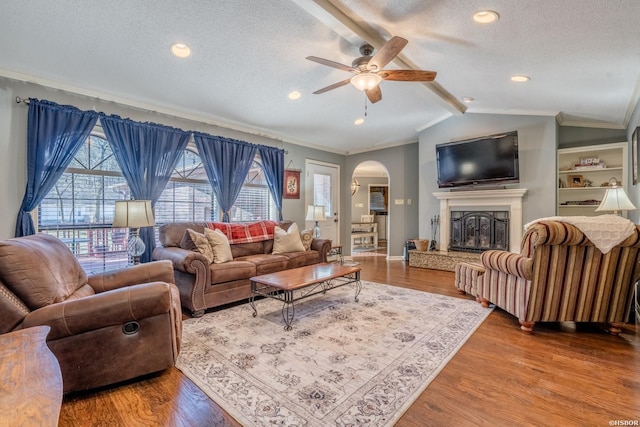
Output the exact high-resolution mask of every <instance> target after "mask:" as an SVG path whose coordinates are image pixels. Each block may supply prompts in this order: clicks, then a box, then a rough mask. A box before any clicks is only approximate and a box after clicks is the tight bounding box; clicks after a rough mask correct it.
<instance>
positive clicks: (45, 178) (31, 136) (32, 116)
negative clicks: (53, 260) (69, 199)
mask: <svg viewBox="0 0 640 427" xmlns="http://www.w3.org/2000/svg"><path fill="white" fill-rule="evenodd" d="M97 119H98V113H96V112H95V111H80V110H79V109H77V108H76V107H72V106H70V105H59V104H56V103H54V102H50V101H39V100H37V99H30V100H29V113H28V121H27V188H26V191H25V194H24V198H23V199H22V205H21V206H20V211H19V212H18V220H17V222H16V231H15V235H16V237H21V236H28V235H30V234H34V233H35V227H34V226H33V219H32V218H31V215H30V213H29V212H31V211H32V210H33V209H35V208H36V207H37V206H38V205H39V204H40V202H41V201H42V199H44V197H45V196H46V195H47V193H49V191H50V190H51V188H53V186H54V185H55V184H56V182H57V181H58V178H60V176H61V175H62V174H63V173H64V171H65V169H66V168H67V166H68V165H69V163H71V161H72V160H73V156H75V155H76V153H77V152H78V150H79V149H80V147H82V144H83V143H84V142H85V140H86V139H87V137H88V136H89V133H90V132H91V130H92V129H93V126H94V125H95V123H96V120H97Z"/></svg>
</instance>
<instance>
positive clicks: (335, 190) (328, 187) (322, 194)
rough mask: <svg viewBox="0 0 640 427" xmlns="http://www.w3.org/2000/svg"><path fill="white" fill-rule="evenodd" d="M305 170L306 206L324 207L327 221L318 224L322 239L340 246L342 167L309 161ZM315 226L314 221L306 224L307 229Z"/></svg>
mask: <svg viewBox="0 0 640 427" xmlns="http://www.w3.org/2000/svg"><path fill="white" fill-rule="evenodd" d="M305 170H306V177H305V178H306V179H305V201H306V203H305V205H306V206H309V205H316V206H324V210H325V216H326V219H325V221H319V222H318V225H319V226H320V237H321V238H323V239H331V241H332V242H333V244H334V245H339V244H340V233H339V232H338V230H339V229H340V227H339V225H340V224H339V218H338V212H340V204H339V200H340V166H339V165H335V164H332V163H325V162H319V161H317V160H308V159H307V160H306V162H305ZM305 216H306V212H305ZM314 226H315V223H314V222H313V221H306V222H305V227H306V228H313V227H314Z"/></svg>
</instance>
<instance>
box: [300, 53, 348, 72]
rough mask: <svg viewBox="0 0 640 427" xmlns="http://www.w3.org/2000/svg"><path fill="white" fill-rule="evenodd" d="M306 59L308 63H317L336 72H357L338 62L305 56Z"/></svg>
mask: <svg viewBox="0 0 640 427" xmlns="http://www.w3.org/2000/svg"><path fill="white" fill-rule="evenodd" d="M307 59H308V60H309V61H313V62H317V63H318V64H322V65H326V66H327V67H333V68H337V69H338V70H344V71H350V72H352V73H353V72H355V71H357V70H356V69H355V68H353V67H350V66H349V65H344V64H341V63H339V62H335V61H330V60H328V59H324V58H318V57H317V56H307Z"/></svg>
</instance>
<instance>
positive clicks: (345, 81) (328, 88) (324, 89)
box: [313, 79, 351, 95]
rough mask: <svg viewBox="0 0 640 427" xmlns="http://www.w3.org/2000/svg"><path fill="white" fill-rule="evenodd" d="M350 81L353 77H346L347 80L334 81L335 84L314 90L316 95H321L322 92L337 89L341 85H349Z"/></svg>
mask: <svg viewBox="0 0 640 427" xmlns="http://www.w3.org/2000/svg"><path fill="white" fill-rule="evenodd" d="M349 82H351V79H346V80H343V81H341V82H338V83H334V84H332V85H330V86H327V87H323V88H322V89H318V90H317V91H315V92H313V94H314V95H319V94H321V93H325V92H329V91H330V90H333V89H337V88H339V87H340V86H344V85H348V84H349Z"/></svg>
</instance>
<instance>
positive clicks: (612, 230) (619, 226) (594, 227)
mask: <svg viewBox="0 0 640 427" xmlns="http://www.w3.org/2000/svg"><path fill="white" fill-rule="evenodd" d="M539 221H559V222H566V223H567V224H571V225H574V226H575V227H577V228H578V229H579V230H580V231H582V232H583V233H584V234H585V236H587V237H588V238H589V240H591V242H592V243H593V245H594V246H595V247H596V248H598V249H600V252H602V253H603V254H606V253H607V252H609V251H610V250H611V249H613V248H614V247H615V246H616V245H617V244H618V243H620V242H622V241H623V240H625V239H626V238H627V237H629V236H631V235H632V234H633V232H634V230H635V228H636V226H635V224H634V223H633V222H631V221H629V220H628V219H626V218H622V217H621V216H618V215H610V214H609V215H599V216H551V217H548V218H540V219H536V220H534V221H531V222H530V223H528V224H525V226H524V229H525V231H526V230H527V229H528V228H529V227H530V226H531V225H533V224H535V223H536V222H539Z"/></svg>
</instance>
